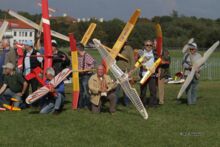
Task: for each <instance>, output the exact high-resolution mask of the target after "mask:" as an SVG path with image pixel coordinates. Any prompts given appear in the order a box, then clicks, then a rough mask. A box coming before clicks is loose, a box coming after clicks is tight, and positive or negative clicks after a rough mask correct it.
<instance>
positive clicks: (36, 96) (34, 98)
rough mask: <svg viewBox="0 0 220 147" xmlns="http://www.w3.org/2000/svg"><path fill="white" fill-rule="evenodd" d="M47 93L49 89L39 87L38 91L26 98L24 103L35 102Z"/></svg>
mask: <svg viewBox="0 0 220 147" xmlns="http://www.w3.org/2000/svg"><path fill="white" fill-rule="evenodd" d="M48 92H49V88H48V87H47V86H44V87H41V88H40V89H38V90H37V91H35V92H34V93H32V94H31V95H29V96H28V97H27V98H26V103H27V104H31V103H33V102H35V101H37V100H38V99H40V98H42V97H43V96H45V95H46V94H47V93H48Z"/></svg>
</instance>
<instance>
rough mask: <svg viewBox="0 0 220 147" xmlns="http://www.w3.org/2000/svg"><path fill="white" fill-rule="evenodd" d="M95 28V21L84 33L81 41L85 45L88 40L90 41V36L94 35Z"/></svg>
mask: <svg viewBox="0 0 220 147" xmlns="http://www.w3.org/2000/svg"><path fill="white" fill-rule="evenodd" d="M95 28H96V24H95V23H91V24H90V26H89V28H88V29H87V31H86V33H85V34H84V36H83V38H82V40H81V43H82V44H83V45H84V46H85V45H86V44H87V43H88V41H89V39H90V37H91V36H92V34H93V32H94V30H95Z"/></svg>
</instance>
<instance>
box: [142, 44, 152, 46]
mask: <svg viewBox="0 0 220 147" xmlns="http://www.w3.org/2000/svg"><path fill="white" fill-rule="evenodd" d="M144 46H153V45H152V44H145V45H144Z"/></svg>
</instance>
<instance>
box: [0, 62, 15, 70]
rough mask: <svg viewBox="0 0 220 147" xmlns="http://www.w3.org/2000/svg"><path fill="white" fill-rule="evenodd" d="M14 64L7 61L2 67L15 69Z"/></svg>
mask: <svg viewBox="0 0 220 147" xmlns="http://www.w3.org/2000/svg"><path fill="white" fill-rule="evenodd" d="M14 67H15V66H14V65H13V64H12V63H6V64H5V65H3V66H2V68H8V69H14Z"/></svg>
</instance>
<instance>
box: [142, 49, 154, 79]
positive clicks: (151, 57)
mask: <svg viewBox="0 0 220 147" xmlns="http://www.w3.org/2000/svg"><path fill="white" fill-rule="evenodd" d="M144 56H145V57H146V58H147V59H149V60H148V61H146V62H145V63H143V64H142V65H143V66H144V67H145V68H150V67H151V66H152V65H153V64H154V53H153V50H151V51H150V52H147V51H146V50H144ZM146 72H147V71H143V72H142V76H144V75H145V74H146Z"/></svg>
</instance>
